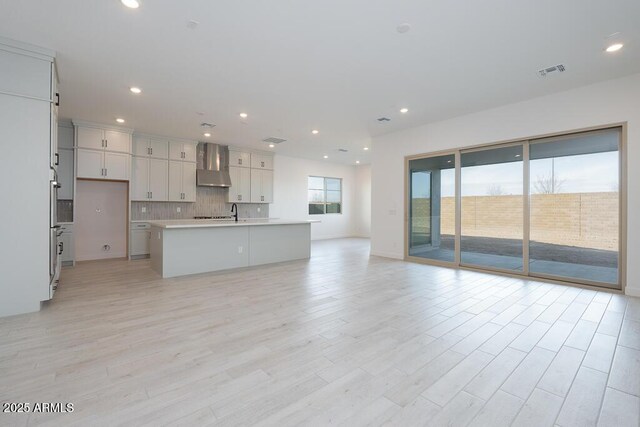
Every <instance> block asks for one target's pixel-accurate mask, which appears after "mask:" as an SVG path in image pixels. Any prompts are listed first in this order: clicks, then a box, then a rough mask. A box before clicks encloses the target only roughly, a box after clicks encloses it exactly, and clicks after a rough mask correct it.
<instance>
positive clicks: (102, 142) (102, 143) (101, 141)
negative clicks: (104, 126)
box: [100, 139, 104, 148]
mask: <svg viewBox="0 0 640 427" xmlns="http://www.w3.org/2000/svg"><path fill="white" fill-rule="evenodd" d="M100 147H102V148H104V139H102V140H100Z"/></svg>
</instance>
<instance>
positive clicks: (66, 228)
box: [58, 224, 75, 265]
mask: <svg viewBox="0 0 640 427" xmlns="http://www.w3.org/2000/svg"><path fill="white" fill-rule="evenodd" d="M60 230H62V234H61V235H60V236H59V237H58V253H59V255H58V256H59V257H60V260H61V261H62V263H63V265H73V262H74V261H75V250H74V249H75V245H74V241H73V225H71V224H64V225H62V228H61V229H60Z"/></svg>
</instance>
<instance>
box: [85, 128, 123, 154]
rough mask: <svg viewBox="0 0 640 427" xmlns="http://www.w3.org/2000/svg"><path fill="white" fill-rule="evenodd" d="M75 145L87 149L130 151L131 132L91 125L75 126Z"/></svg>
mask: <svg viewBox="0 0 640 427" xmlns="http://www.w3.org/2000/svg"><path fill="white" fill-rule="evenodd" d="M76 145H77V147H78V148H86V149H89V150H104V151H114V152H119V153H130V152H131V134H130V133H127V132H122V131H118V130H111V129H100V128H97V127H91V126H81V125H80V126H76Z"/></svg>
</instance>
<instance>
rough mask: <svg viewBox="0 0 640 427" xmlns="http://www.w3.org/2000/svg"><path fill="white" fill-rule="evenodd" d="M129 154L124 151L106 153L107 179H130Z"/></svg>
mask: <svg viewBox="0 0 640 427" xmlns="http://www.w3.org/2000/svg"><path fill="white" fill-rule="evenodd" d="M129 157H130V156H129V155H128V154H123V153H110V152H105V153H104V169H105V173H106V179H114V180H119V181H128V180H129Z"/></svg>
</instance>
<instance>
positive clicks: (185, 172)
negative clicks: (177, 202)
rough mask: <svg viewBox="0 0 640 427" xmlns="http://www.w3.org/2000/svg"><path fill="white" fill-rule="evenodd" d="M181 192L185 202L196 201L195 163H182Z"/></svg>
mask: <svg viewBox="0 0 640 427" xmlns="http://www.w3.org/2000/svg"><path fill="white" fill-rule="evenodd" d="M182 194H183V199H182V200H184V201H185V202H195V201H196V164H195V163H190V162H185V163H183V164H182Z"/></svg>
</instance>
